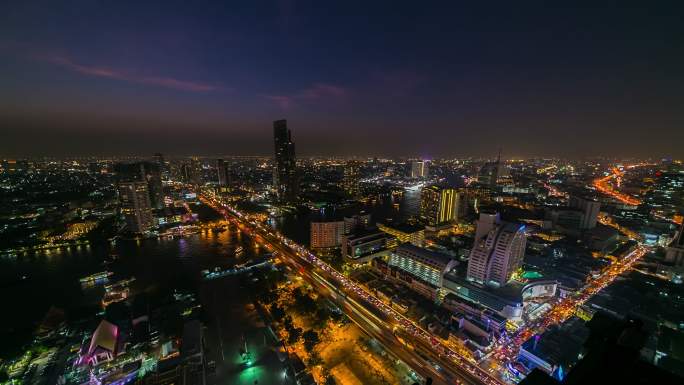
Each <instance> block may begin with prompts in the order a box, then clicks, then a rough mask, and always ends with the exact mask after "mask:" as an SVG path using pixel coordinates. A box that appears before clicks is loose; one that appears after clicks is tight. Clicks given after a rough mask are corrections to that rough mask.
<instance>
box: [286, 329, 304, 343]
mask: <svg viewBox="0 0 684 385" xmlns="http://www.w3.org/2000/svg"><path fill="white" fill-rule="evenodd" d="M288 332H289V334H290V335H289V336H288V338H287V343H288V344H290V345H293V344H295V343H297V341H299V338H300V337H301V336H302V328H292V330H289V331H288Z"/></svg>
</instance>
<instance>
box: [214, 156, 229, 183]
mask: <svg viewBox="0 0 684 385" xmlns="http://www.w3.org/2000/svg"><path fill="white" fill-rule="evenodd" d="M216 174H217V176H218V178H217V179H218V185H219V186H221V187H225V186H228V185H229V184H230V167H229V165H228V163H226V161H225V160H223V159H216Z"/></svg>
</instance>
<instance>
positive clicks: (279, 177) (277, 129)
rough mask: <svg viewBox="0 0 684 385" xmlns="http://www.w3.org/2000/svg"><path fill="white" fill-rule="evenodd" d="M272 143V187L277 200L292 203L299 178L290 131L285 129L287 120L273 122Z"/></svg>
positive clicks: (297, 190)
mask: <svg viewBox="0 0 684 385" xmlns="http://www.w3.org/2000/svg"><path fill="white" fill-rule="evenodd" d="M273 141H274V143H275V167H274V169H273V185H274V186H275V189H276V194H277V196H278V200H279V201H281V202H294V201H296V200H297V194H298V193H299V178H298V175H297V161H296V159H295V145H294V143H293V142H292V137H291V133H290V130H289V129H288V128H287V120H284V119H283V120H276V121H275V122H273Z"/></svg>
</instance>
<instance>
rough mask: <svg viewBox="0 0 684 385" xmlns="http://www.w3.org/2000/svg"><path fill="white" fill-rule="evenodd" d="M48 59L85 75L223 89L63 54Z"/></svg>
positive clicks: (192, 88) (172, 86)
mask: <svg viewBox="0 0 684 385" xmlns="http://www.w3.org/2000/svg"><path fill="white" fill-rule="evenodd" d="M47 61H48V62H50V63H53V64H56V65H59V66H61V67H64V68H66V69H69V70H71V71H74V72H77V73H80V74H83V75H87V76H94V77H100V78H107V79H114V80H121V81H126V82H130V83H137V84H144V85H150V86H156V87H163V88H169V89H174V90H180V91H188V92H212V91H218V90H220V89H221V87H219V86H217V85H214V84H209V83H201V82H193V81H187V80H180V79H174V78H168V77H159V76H139V75H136V74H132V73H129V72H126V71H120V70H115V69H112V68H108V67H98V66H86V65H82V64H78V63H76V62H74V61H72V60H70V59H68V58H66V57H63V56H51V57H48V58H47Z"/></svg>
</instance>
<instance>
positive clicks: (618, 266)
mask: <svg viewBox="0 0 684 385" xmlns="http://www.w3.org/2000/svg"><path fill="white" fill-rule="evenodd" d="M648 251H649V249H648V248H647V247H646V246H643V245H639V246H637V247H636V248H635V249H634V250H632V251H630V252H628V253H627V255H625V256H624V257H623V258H621V259H620V260H618V261H616V262H614V263H613V264H611V265H610V267H609V268H608V269H606V270H605V271H604V272H603V273H602V274H601V275H600V276H598V277H597V278H594V279H592V280H591V281H589V282H588V283H587V284H586V285H585V286H584V288H582V289H581V290H580V291H579V292H578V293H576V294H574V295H572V296H569V297H566V298H564V299H561V300H560V301H558V302H557V303H556V304H554V305H553V307H552V308H551V310H550V311H548V312H547V313H546V314H544V316H543V317H541V318H539V319H538V320H536V321H535V322H534V323H532V324H530V325H527V326H526V327H524V328H522V329H521V330H519V331H518V332H517V333H516V334H515V335H514V336H513V337H512V338H511V339H510V340H509V341H506V342H505V343H504V342H502V343H500V344H499V345H498V346H497V347H496V348H495V350H494V353H493V354H492V356H491V357H492V358H493V359H494V360H495V361H496V362H498V363H507V362H511V361H514V360H515V359H516V358H517V354H518V351H519V349H520V346H521V345H522V344H523V343H524V342H525V341H527V340H528V339H529V338H530V337H532V336H533V335H535V334H541V333H543V332H544V331H545V330H546V329H548V328H549V326H551V325H556V324H560V323H563V322H564V321H565V320H567V319H568V318H570V317H571V316H572V315H573V314H574V313H575V310H576V309H577V308H578V307H579V306H581V305H583V304H584V303H585V302H586V301H588V300H589V299H590V298H591V297H592V296H593V295H594V294H596V293H598V292H599V291H601V290H603V289H604V288H605V287H606V286H608V285H610V284H611V283H612V282H613V281H614V280H615V279H616V278H617V277H619V276H620V275H621V274H623V273H625V272H626V271H628V270H629V269H631V268H632V266H633V265H634V264H635V263H636V262H637V261H638V260H639V259H640V258H641V257H643V256H644V255H645V254H646V253H647V252H648Z"/></svg>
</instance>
